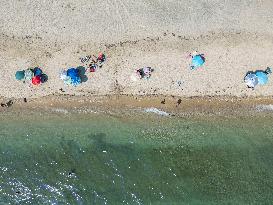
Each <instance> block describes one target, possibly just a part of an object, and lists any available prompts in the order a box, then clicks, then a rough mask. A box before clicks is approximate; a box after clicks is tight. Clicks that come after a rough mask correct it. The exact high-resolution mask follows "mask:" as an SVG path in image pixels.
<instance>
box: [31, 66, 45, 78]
mask: <svg viewBox="0 0 273 205" xmlns="http://www.w3.org/2000/svg"><path fill="white" fill-rule="evenodd" d="M33 73H34V76H39V75H42V74H43V71H42V70H41V68H38V67H36V68H34V69H33Z"/></svg>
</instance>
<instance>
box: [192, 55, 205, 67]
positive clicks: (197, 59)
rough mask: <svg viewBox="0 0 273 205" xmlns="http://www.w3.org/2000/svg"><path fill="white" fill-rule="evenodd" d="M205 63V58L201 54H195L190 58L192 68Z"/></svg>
mask: <svg viewBox="0 0 273 205" xmlns="http://www.w3.org/2000/svg"><path fill="white" fill-rule="evenodd" d="M204 63H205V58H204V57H203V56H202V55H196V56H194V57H193V58H192V61H191V64H192V67H193V68H197V67H200V66H202V65H203V64H204Z"/></svg>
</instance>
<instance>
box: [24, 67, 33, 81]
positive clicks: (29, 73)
mask: <svg viewBox="0 0 273 205" xmlns="http://www.w3.org/2000/svg"><path fill="white" fill-rule="evenodd" d="M33 76H34V73H33V72H32V70H31V69H27V70H25V80H31V79H32V77H33Z"/></svg>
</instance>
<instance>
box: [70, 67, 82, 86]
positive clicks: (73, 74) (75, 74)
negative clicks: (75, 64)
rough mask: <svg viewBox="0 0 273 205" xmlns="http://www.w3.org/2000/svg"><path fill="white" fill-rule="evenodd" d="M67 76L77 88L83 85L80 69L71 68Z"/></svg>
mask: <svg viewBox="0 0 273 205" xmlns="http://www.w3.org/2000/svg"><path fill="white" fill-rule="evenodd" d="M67 76H69V77H70V78H71V85H73V86H77V85H79V84H80V83H81V78H80V72H79V69H76V68H69V69H68V70H67Z"/></svg>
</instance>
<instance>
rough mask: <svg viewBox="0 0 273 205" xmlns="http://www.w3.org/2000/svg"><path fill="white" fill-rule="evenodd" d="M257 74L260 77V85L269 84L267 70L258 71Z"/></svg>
mask: <svg viewBox="0 0 273 205" xmlns="http://www.w3.org/2000/svg"><path fill="white" fill-rule="evenodd" d="M255 75H256V76H257V78H258V83H259V85H265V84H267V82H268V76H267V74H266V73H265V72H262V71H258V72H256V73H255Z"/></svg>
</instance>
